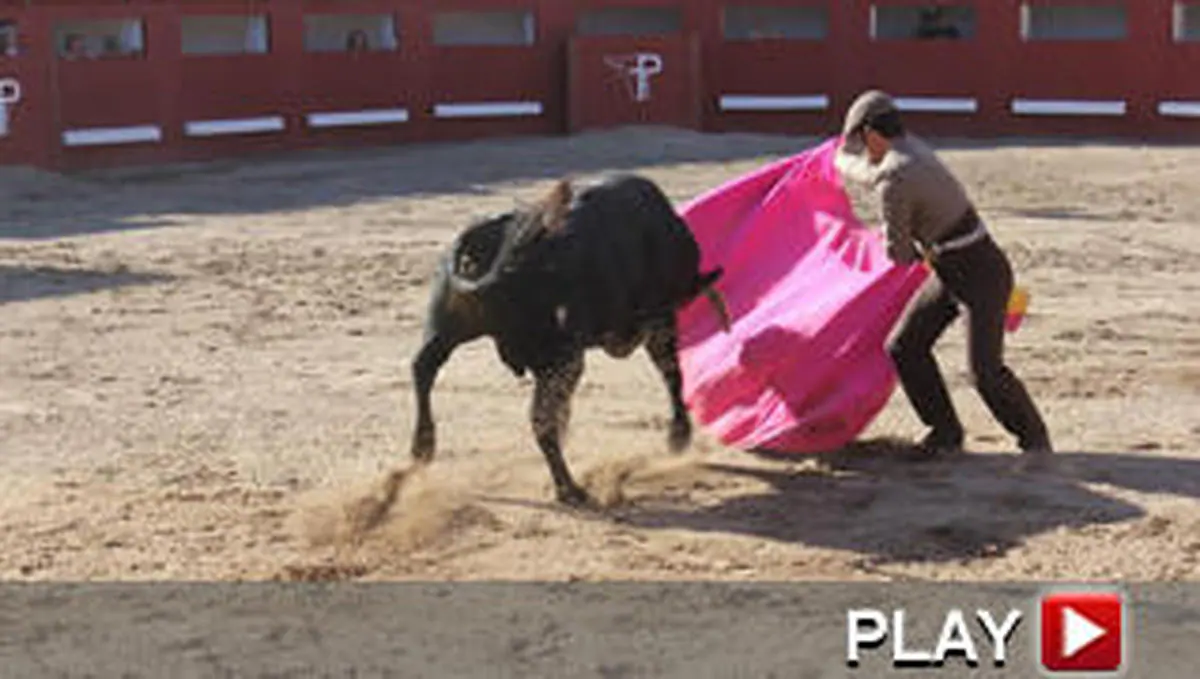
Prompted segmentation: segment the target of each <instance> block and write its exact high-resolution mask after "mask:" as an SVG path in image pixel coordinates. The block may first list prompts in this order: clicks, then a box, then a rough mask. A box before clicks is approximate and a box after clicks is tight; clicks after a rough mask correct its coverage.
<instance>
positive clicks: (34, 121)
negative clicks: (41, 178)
mask: <svg viewBox="0 0 1200 679" xmlns="http://www.w3.org/2000/svg"><path fill="white" fill-rule="evenodd" d="M0 20H2V21H3V22H4V23H5V26H6V27H7V28H8V30H7V32H6V34H5V43H6V44H5V45H4V49H2V50H0V164H5V165H9V164H19V163H32V164H36V165H48V164H49V163H50V156H49V150H50V135H51V134H52V131H53V129H54V127H55V124H54V121H53V119H52V115H51V109H50V107H49V106H48V105H47V103H48V101H49V99H50V91H49V78H48V77H47V73H46V55H45V54H43V52H44V51H45V50H46V49H47V48H48V45H47V44H46V43H45V42H37V41H33V40H31V39H30V36H34V35H42V34H44V33H45V32H46V30H47V29H46V27H45V17H44V15H42V14H41V13H40V12H33V11H28V10H27V9H26V8H25V7H24V3H21V4H17V3H13V2H7V3H4V4H0Z"/></svg>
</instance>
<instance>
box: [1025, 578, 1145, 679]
mask: <svg viewBox="0 0 1200 679" xmlns="http://www.w3.org/2000/svg"><path fill="white" fill-rule="evenodd" d="M1039 613H1040V615H1039V623H1040V627H1041V658H1042V668H1043V669H1044V670H1048V671H1050V672H1054V673H1063V674H1065V675H1068V676H1069V674H1070V673H1074V672H1089V673H1092V674H1093V675H1094V674H1095V673H1096V672H1105V673H1117V672H1120V671H1121V670H1122V669H1123V664H1124V661H1125V657H1124V656H1125V653H1124V646H1125V643H1124V642H1125V629H1124V627H1125V615H1124V601H1123V599H1122V597H1121V595H1120V594H1119V593H1117V592H1094V591H1093V592H1083V591H1081V592H1055V593H1051V594H1047V595H1045V596H1043V597H1042V601H1041V607H1040V609H1039Z"/></svg>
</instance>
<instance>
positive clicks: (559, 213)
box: [542, 179, 574, 231]
mask: <svg viewBox="0 0 1200 679" xmlns="http://www.w3.org/2000/svg"><path fill="white" fill-rule="evenodd" d="M572 198H574V192H573V191H572V190H571V182H570V180H568V179H560V180H558V181H557V182H555V184H554V188H552V189H550V193H549V194H548V195H547V196H546V198H545V199H544V200H543V201H542V225H543V226H544V227H545V228H546V230H547V231H558V230H559V229H561V228H562V226H563V223H564V222H566V219H567V211H568V210H569V209H570V207H571V199H572Z"/></svg>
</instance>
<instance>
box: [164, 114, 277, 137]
mask: <svg viewBox="0 0 1200 679" xmlns="http://www.w3.org/2000/svg"><path fill="white" fill-rule="evenodd" d="M285 127H286V126H285V124H284V122H283V116H263V117H261V118H226V119H224V120H189V121H188V122H186V123H184V124H183V131H184V133H186V134H187V136H189V137H217V136H220V135H225V134H252V133H255V132H282V131H283V129H284V128H285Z"/></svg>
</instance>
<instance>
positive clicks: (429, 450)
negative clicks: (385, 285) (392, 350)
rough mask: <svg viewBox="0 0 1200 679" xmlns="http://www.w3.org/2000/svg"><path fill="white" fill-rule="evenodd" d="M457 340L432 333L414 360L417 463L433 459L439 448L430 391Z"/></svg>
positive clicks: (414, 453) (413, 448)
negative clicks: (435, 451)
mask: <svg viewBox="0 0 1200 679" xmlns="http://www.w3.org/2000/svg"><path fill="white" fill-rule="evenodd" d="M458 344H459V343H458V342H456V341H453V340H450V339H448V338H447V337H446V336H445V335H442V334H438V333H431V334H430V335H429V336H428V337H427V338H426V340H425V344H424V345H423V346H422V347H421V351H420V352H419V353H418V354H417V357H416V358H415V359H413V363H412V374H413V387H414V389H415V391H416V397H417V428H416V430H415V431H414V432H413V440H412V456H413V459H415V460H416V461H418V462H429V461H431V460H433V453H434V450H435V449H436V447H437V437H436V433H435V429H434V424H433V406H432V403H431V400H432V399H431V397H430V393H431V392H432V391H433V383H434V382H435V381H436V380H437V375H438V371H440V370H441V369H442V366H443V365H445V364H446V361H447V360H449V359H450V354H451V353H453V352H454V348H455V347H457V346H458Z"/></svg>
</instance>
